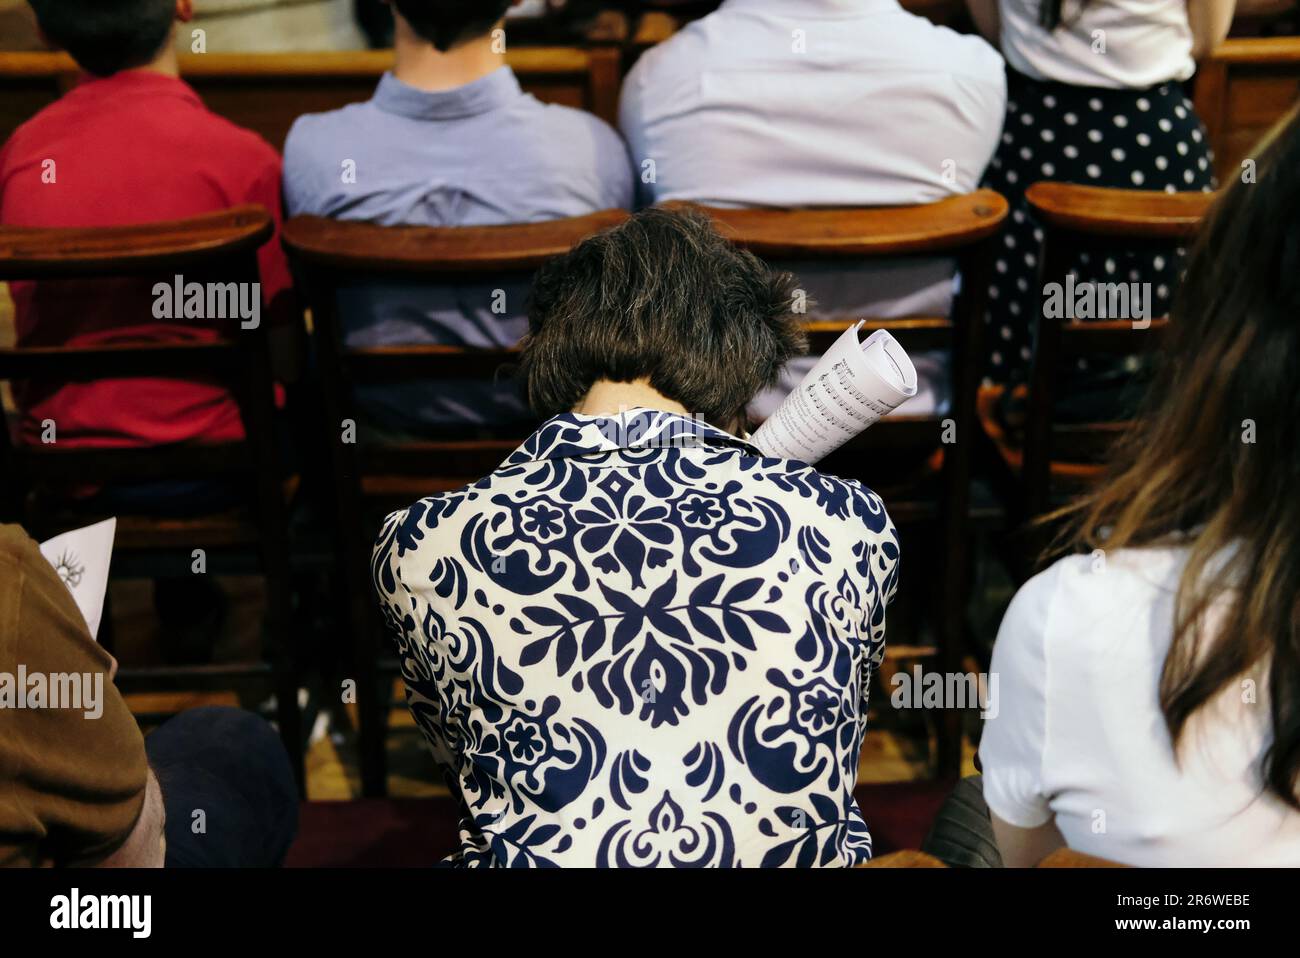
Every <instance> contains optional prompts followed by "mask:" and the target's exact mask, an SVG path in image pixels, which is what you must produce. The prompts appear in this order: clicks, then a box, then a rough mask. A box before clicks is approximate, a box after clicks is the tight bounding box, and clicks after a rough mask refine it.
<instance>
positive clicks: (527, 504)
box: [373, 409, 898, 867]
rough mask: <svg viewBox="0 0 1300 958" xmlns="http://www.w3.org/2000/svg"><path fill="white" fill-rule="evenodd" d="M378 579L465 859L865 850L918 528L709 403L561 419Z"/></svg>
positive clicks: (704, 862) (779, 855) (413, 522)
mask: <svg viewBox="0 0 1300 958" xmlns="http://www.w3.org/2000/svg"><path fill="white" fill-rule="evenodd" d="M373 573H374V579H375V583H376V586H377V587H378V590H379V594H380V597H381V600H382V603H383V606H384V611H385V615H386V617H387V619H388V621H389V625H390V627H391V629H392V632H393V636H394V639H395V641H396V643H397V648H398V653H399V658H400V660H401V665H402V673H403V677H404V679H405V681H406V688H407V701H408V704H409V705H410V709H411V712H412V714H413V715H414V717H415V720H416V722H417V723H418V725H419V726H420V728H421V729H422V730H423V732H424V734H425V736H426V737H427V738H428V740H429V743H430V745H431V746H432V748H433V751H434V754H435V757H436V758H437V759H438V760H439V762H440V763H441V764H442V765H443V766H444V767H445V769H446V770H447V772H448V779H449V782H450V785H451V787H452V790H453V794H455V795H457V796H458V797H459V798H460V799H461V801H462V803H463V806H464V812H465V816H464V818H463V819H462V822H461V847H460V851H459V852H458V853H457V854H456V855H455V856H454V858H455V860H457V861H459V862H461V863H463V864H469V865H498V866H499V865H512V866H519V865H530V866H545V865H561V866H620V867H626V866H661V867H687V866H740V865H745V866H758V865H767V866H777V865H802V866H811V865H838V866H845V865H852V864H855V863H857V862H860V861H863V860H865V859H867V858H869V857H870V855H871V836H870V834H869V833H868V831H867V826H866V823H865V822H864V821H863V818H862V815H861V813H860V811H859V809H858V806H857V803H856V802H855V801H854V798H853V787H854V784H855V782H856V778H857V766H858V755H859V751H860V749H861V745H862V737H863V734H864V733H865V731H866V715H867V688H868V684H869V682H870V679H871V675H872V673H873V671H874V669H875V668H876V667H877V666H878V665H879V663H880V661H881V658H882V656H883V654H884V640H885V606H886V604H887V603H888V601H889V600H890V599H891V598H892V597H893V593H894V590H895V588H896V584H897V577H898V538H897V533H896V531H895V529H894V526H893V524H892V523H891V522H890V520H889V516H888V515H887V514H886V512H885V507H884V505H883V504H882V503H881V501H880V499H879V498H878V497H877V496H876V495H875V494H874V493H872V492H871V491H870V490H868V489H866V488H864V487H863V486H861V485H859V484H858V483H856V482H850V481H846V480H842V479H837V478H834V477H832V476H825V475H822V474H820V473H818V472H817V471H816V470H814V469H812V468H811V467H810V466H807V465H805V464H803V463H800V462H794V461H789V460H783V459H771V458H765V457H763V456H762V455H761V453H759V451H758V450H757V449H756V448H755V447H754V446H752V445H751V444H749V443H748V442H746V441H744V440H741V439H737V438H736V437H734V436H731V435H729V434H727V433H725V432H722V431H721V430H718V429H715V428H713V427H711V426H709V425H707V424H703V423H701V422H698V421H696V420H692V419H690V418H687V417H684V416H679V415H675V414H672V413H666V412H656V411H650V410H645V409H638V410H633V411H632V412H631V413H627V414H624V415H623V416H622V417H590V416H580V415H574V414H565V415H561V416H556V417H555V418H553V419H551V420H549V421H548V422H546V423H545V424H544V425H543V426H542V427H541V428H540V429H539V430H538V431H537V432H536V433H534V434H533V435H532V436H531V437H530V438H529V439H528V440H527V442H525V443H524V445H523V446H521V447H520V448H519V449H518V450H517V451H516V452H515V453H514V454H512V455H511V456H510V458H509V459H507V460H506V462H505V463H503V464H502V466H501V468H499V469H498V470H497V471H496V472H494V473H493V474H492V475H490V476H488V477H487V478H485V479H483V480H481V481H479V482H477V483H475V484H474V485H472V486H467V487H465V488H463V489H460V490H458V491H456V492H452V493H446V494H441V495H436V496H431V497H429V498H427V499H422V500H421V501H419V502H417V503H415V504H414V505H413V506H411V507H410V508H408V509H406V510H403V511H401V512H396V513H394V514H392V515H391V516H389V517H388V520H387V522H386V523H385V524H384V529H383V532H382V534H381V536H380V538H379V542H378V544H377V546H376V548H375V554H374V561H373Z"/></svg>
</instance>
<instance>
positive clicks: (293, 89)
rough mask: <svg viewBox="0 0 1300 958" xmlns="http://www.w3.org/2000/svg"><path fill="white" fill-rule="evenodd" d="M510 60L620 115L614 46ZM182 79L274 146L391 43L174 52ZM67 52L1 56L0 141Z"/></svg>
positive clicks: (362, 85)
mask: <svg viewBox="0 0 1300 958" xmlns="http://www.w3.org/2000/svg"><path fill="white" fill-rule="evenodd" d="M506 62H507V63H508V64H509V65H510V66H511V67H512V68H513V69H514V71H515V73H516V74H517V75H518V76H519V81H520V83H521V84H522V85H523V87H524V89H525V90H527V91H528V92H530V93H532V94H533V95H535V96H536V97H537V98H538V99H540V100H543V101H545V102H547V103H559V104H563V105H565V106H572V107H577V108H579V109H584V110H588V111H590V112H592V113H594V114H596V115H597V116H599V117H601V118H602V119H604V120H606V121H607V122H609V123H611V124H613V123H616V122H617V119H618V96H619V89H620V85H621V81H622V51H621V48H620V47H618V46H592V47H587V48H583V47H526V46H512V47H511V48H510V51H509V53H508V54H507V55H506ZM180 63H181V76H182V77H184V78H185V81H186V82H187V83H189V84H190V85H191V86H193V87H194V89H195V90H197V91H198V93H199V95H200V96H201V97H202V98H203V102H204V103H205V104H207V106H208V107H209V109H211V110H213V111H214V112H216V113H219V114H221V115H222V116H224V117H226V118H227V119H229V120H231V121H232V122H234V123H236V124H238V125H239V126H242V127H246V128H247V129H250V130H253V131H254V132H256V133H259V134H261V135H262V136H263V137H264V138H265V139H266V140H267V142H269V143H270V144H271V145H272V146H274V147H275V148H276V149H277V150H283V148H284V141H285V137H286V136H287V135H288V133H289V128H290V127H291V126H292V125H293V122H294V120H296V119H297V118H298V117H299V116H301V115H303V114H304V113H320V112H323V111H326V110H336V109H338V108H339V107H342V106H346V105H347V104H349V103H357V102H360V101H363V100H368V99H370V97H371V95H372V94H373V93H374V91H375V85H376V84H377V83H378V82H379V77H380V75H381V74H383V72H384V71H385V70H389V69H391V68H392V66H393V51H391V50H361V51H328V52H321V53H203V54H186V55H182V56H181V58H180ZM77 73H78V70H77V65H76V64H75V63H74V62H73V61H72V58H71V57H69V56H67V55H66V54H63V53H0V142H3V141H4V140H7V139H8V138H9V135H10V134H11V133H12V132H13V131H14V129H15V128H16V127H18V126H19V124H21V123H23V122H25V121H27V120H29V119H30V118H31V117H32V116H34V115H35V114H36V113H37V111H39V110H40V109H41V108H43V107H45V106H47V105H49V104H50V103H52V102H54V101H55V100H56V99H58V97H59V96H60V95H61V94H63V93H64V92H65V91H67V90H68V89H70V88H71V87H72V86H73V84H74V83H75V82H76V78H77Z"/></svg>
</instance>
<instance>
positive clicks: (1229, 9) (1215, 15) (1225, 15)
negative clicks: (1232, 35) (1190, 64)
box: [1187, 0, 1236, 60]
mask: <svg viewBox="0 0 1300 958" xmlns="http://www.w3.org/2000/svg"><path fill="white" fill-rule="evenodd" d="M1235 7H1236V0H1187V22H1188V24H1189V25H1190V26H1191V28H1192V56H1193V57H1195V58H1196V59H1197V60H1199V59H1201V58H1202V57H1204V56H1206V55H1208V54H1209V53H1210V52H1211V51H1212V50H1213V49H1214V48H1215V47H1217V46H1218V45H1219V44H1220V43H1222V42H1223V40H1224V38H1225V37H1227V35H1228V29H1229V28H1230V27H1231V26H1232V14H1233V11H1234V9H1235Z"/></svg>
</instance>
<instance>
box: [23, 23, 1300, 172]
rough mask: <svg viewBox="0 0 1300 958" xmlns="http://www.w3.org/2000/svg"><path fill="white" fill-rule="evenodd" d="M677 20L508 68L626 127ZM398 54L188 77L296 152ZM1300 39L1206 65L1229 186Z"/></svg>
mask: <svg viewBox="0 0 1300 958" xmlns="http://www.w3.org/2000/svg"><path fill="white" fill-rule="evenodd" d="M672 29H673V28H672V25H671V22H667V23H665V22H664V19H663V17H662V15H661V16H659V17H657V18H656V17H652V16H651V15H647V18H646V19H645V20H644V21H643V22H642V23H641V24H640V26H639V27H638V28H637V29H636V30H635V31H633V32H631V33H627V32H621V33H620V32H618V31H613V32H610V33H609V34H608V37H607V39H609V40H610V41H611V42H592V43H589V44H586V45H584V46H545V47H528V46H517V47H511V49H510V50H509V52H508V53H507V57H506V59H507V61H508V62H509V64H510V65H511V67H513V68H514V70H515V72H516V73H517V74H518V75H519V78H520V81H521V82H522V84H523V86H524V88H525V89H527V90H529V91H530V92H532V93H534V94H535V95H536V96H537V97H538V98H539V99H542V100H544V101H546V102H550V103H561V104H565V105H568V106H574V107H579V108H582V109H586V110H589V111H590V112H592V113H595V114H596V115H597V116H599V117H601V118H603V119H605V120H607V121H608V122H610V123H611V124H614V123H616V122H617V117H618V98H619V90H620V86H621V83H622V78H623V75H624V72H625V70H626V68H627V67H628V65H629V64H630V63H631V62H632V61H633V60H634V59H635V57H636V56H637V54H638V53H639V52H641V50H643V49H644V48H645V47H646V46H649V45H653V44H654V43H655V42H658V41H660V40H662V39H665V38H666V37H668V36H671V34H672ZM392 63H393V54H392V51H391V50H387V51H385V50H376V51H361V52H322V53H263V54H227V53H216V52H213V53H204V54H190V55H186V56H183V57H182V58H181V73H182V75H183V76H184V77H185V78H186V80H187V81H189V82H190V83H191V84H192V85H193V86H194V87H195V88H196V89H197V90H198V92H199V93H200V95H201V96H202V97H203V99H204V101H205V102H206V103H207V104H208V106H209V107H210V108H211V109H213V110H215V111H216V112H217V113H219V114H221V115H222V116H225V117H227V118H228V119H230V120H232V121H233V122H235V123H237V124H239V125H240V126H244V127H247V128H249V129H252V130H254V131H256V132H258V133H260V134H261V135H262V136H263V137H265V138H266V140H267V141H268V142H270V143H271V144H272V145H274V146H276V147H277V148H282V147H283V145H284V139H285V136H286V135H287V134H288V132H289V127H290V126H292V125H293V121H294V120H295V119H296V118H297V117H299V116H300V115H302V114H304V113H314V112H320V111H324V110H333V109H337V108H339V107H342V106H345V105H347V104H349V103H355V102H358V101H361V100H367V99H369V98H370V96H371V94H372V93H373V92H374V87H375V83H376V82H377V81H378V79H379V75H380V74H381V73H383V71H385V70H387V69H389V68H390V67H391V66H392ZM76 75H77V68H76V65H75V64H74V63H73V62H72V60H71V59H70V58H69V57H67V56H66V55H64V54H61V53H0V142H3V141H4V140H6V139H8V137H9V134H10V133H12V132H13V130H14V129H15V128H16V127H17V126H18V125H19V124H20V123H22V122H24V121H25V120H27V119H29V118H30V117H32V116H33V115H35V113H36V112H37V111H38V110H40V109H41V108H42V107H44V106H46V105H48V104H49V103H51V102H53V101H54V100H55V99H56V98H57V97H58V96H59V95H60V94H62V93H63V92H65V91H66V90H67V89H68V88H69V87H70V86H71V85H72V84H73V83H74V82H75V80H76ZM1297 93H1300V37H1270V38H1242V39H1231V40H1227V41H1225V42H1224V43H1223V44H1221V45H1220V46H1219V47H1218V48H1216V49H1215V51H1214V52H1213V53H1212V54H1210V55H1209V56H1208V57H1206V58H1205V59H1204V60H1203V61H1202V62H1201V63H1200V64H1199V67H1198V71H1197V75H1196V78H1195V86H1194V98H1195V103H1196V109H1197V112H1198V113H1199V115H1200V116H1201V118H1202V119H1203V120H1204V121H1205V125H1206V128H1207V130H1208V132H1209V140H1210V145H1211V146H1212V147H1213V149H1214V151H1215V155H1216V160H1215V163H1216V172H1217V173H1218V175H1219V177H1220V179H1226V178H1228V177H1230V176H1235V175H1237V173H1238V171H1239V168H1240V164H1241V162H1242V160H1243V159H1246V158H1247V152H1248V151H1249V150H1250V148H1251V146H1252V145H1253V144H1254V143H1256V142H1258V141H1259V137H1260V135H1261V134H1262V133H1263V132H1264V131H1266V130H1267V129H1269V127H1271V126H1272V125H1273V123H1274V122H1276V121H1277V120H1278V119H1280V118H1281V117H1282V116H1284V115H1285V114H1286V113H1287V111H1288V110H1289V109H1290V108H1291V106H1292V105H1293V104H1294V103H1295V102H1296V98H1297Z"/></svg>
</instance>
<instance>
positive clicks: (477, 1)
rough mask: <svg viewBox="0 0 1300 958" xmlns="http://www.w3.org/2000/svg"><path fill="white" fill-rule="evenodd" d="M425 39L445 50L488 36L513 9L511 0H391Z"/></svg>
mask: <svg viewBox="0 0 1300 958" xmlns="http://www.w3.org/2000/svg"><path fill="white" fill-rule="evenodd" d="M392 3H393V7H394V8H395V9H396V10H397V12H398V13H400V14H401V15H402V19H404V20H405V21H406V22H407V23H409V24H410V25H411V29H412V30H414V31H415V33H416V35H417V36H418V37H420V38H421V39H422V40H427V41H428V42H429V43H432V44H433V45H434V46H435V47H436V48H437V49H439V50H441V51H442V52H443V53H446V52H447V51H448V50H450V49H451V48H452V47H455V46H458V45H460V44H462V43H464V42H465V41H467V40H474V39H476V38H478V37H481V36H485V35H486V34H487V33H488V31H489V30H491V29H492V28H493V27H494V26H496V24H497V23H499V22H500V21H501V18H502V17H504V16H505V15H506V11H507V10H509V9H510V6H511V0H392Z"/></svg>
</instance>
